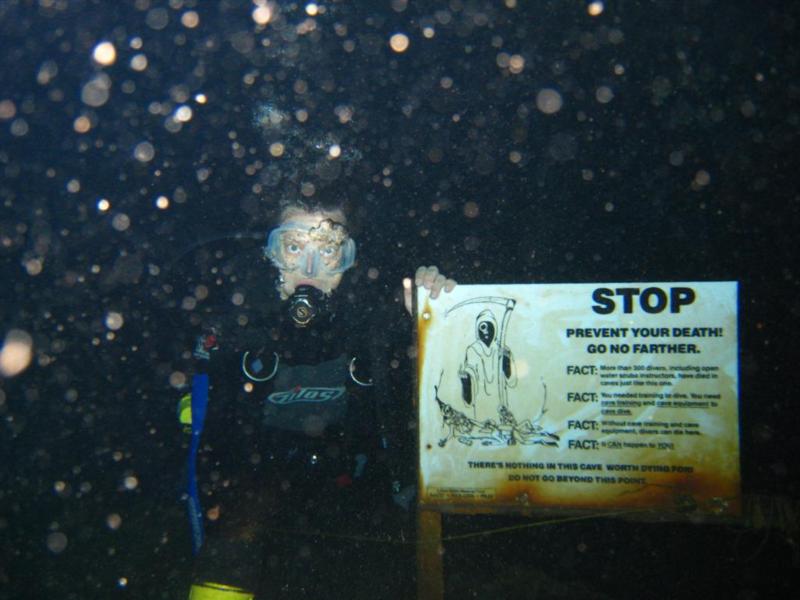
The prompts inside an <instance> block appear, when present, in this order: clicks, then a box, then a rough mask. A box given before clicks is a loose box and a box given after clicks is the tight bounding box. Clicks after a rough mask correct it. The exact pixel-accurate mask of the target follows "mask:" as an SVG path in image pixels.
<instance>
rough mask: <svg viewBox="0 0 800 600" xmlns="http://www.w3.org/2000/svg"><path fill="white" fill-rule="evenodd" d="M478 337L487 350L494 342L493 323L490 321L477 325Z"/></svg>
mask: <svg viewBox="0 0 800 600" xmlns="http://www.w3.org/2000/svg"><path fill="white" fill-rule="evenodd" d="M478 337H479V338H480V340H481V342H483V344H484V345H485V346H486V347H487V348H488V347H489V346H491V345H492V341H493V340H494V323H492V322H491V321H481V322H480V323H478Z"/></svg>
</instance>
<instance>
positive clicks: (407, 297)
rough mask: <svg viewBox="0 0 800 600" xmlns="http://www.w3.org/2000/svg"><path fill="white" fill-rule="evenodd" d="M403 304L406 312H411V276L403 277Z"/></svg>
mask: <svg viewBox="0 0 800 600" xmlns="http://www.w3.org/2000/svg"><path fill="white" fill-rule="evenodd" d="M403 304H405V307H406V310H407V311H408V314H412V312H411V278H410V277H404V278H403Z"/></svg>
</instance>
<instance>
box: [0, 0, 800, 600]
mask: <svg viewBox="0 0 800 600" xmlns="http://www.w3.org/2000/svg"><path fill="white" fill-rule="evenodd" d="M515 5H516V6H515ZM272 6H273V7H275V8H280V10H277V11H276V15H275V16H274V18H273V20H272V22H271V23H270V24H269V25H267V26H266V27H259V26H257V25H256V23H255V22H254V20H253V18H252V16H251V13H252V10H253V8H254V4H253V3H251V2H244V1H242V2H235V1H233V0H219V1H207V2H206V1H200V0H196V1H191V0H186V1H183V0H172V1H171V2H166V1H164V2H161V1H155V0H136V1H125V2H113V3H112V2H100V1H94V2H91V1H85V0H84V1H72V2H68V1H66V0H40V1H38V2H33V1H11V0H4V1H2V2H0V57H2V67H0V281H2V286H0V321H1V322H2V327H3V329H2V332H1V333H2V334H3V335H5V334H6V333H7V332H8V331H9V330H11V329H20V330H23V331H25V332H27V333H28V334H29V335H30V336H32V338H33V342H34V351H35V356H34V361H33V364H32V365H31V366H30V367H29V368H28V369H27V370H26V371H25V372H24V373H23V374H21V375H19V376H17V377H14V378H9V379H4V380H2V381H1V382H0V416H1V417H2V420H3V422H2V428H1V429H0V432H1V433H0V461H1V462H0V598H28V597H30V598H108V597H117V596H119V597H125V596H127V597H132V598H179V597H183V596H184V594H185V589H186V582H187V577H188V574H189V570H190V557H189V546H188V532H187V530H186V529H187V527H186V522H185V518H184V514H183V504H182V503H181V501H180V488H181V485H182V482H181V477H180V473H181V469H182V464H183V460H184V458H185V457H184V453H183V450H181V448H180V442H181V440H180V435H179V432H178V431H177V429H176V426H175V419H174V408H175V398H176V392H175V390H174V389H173V388H172V386H171V383H170V376H171V374H172V373H173V372H174V370H175V364H177V357H178V356H179V355H180V353H181V352H182V350H183V349H184V348H186V347H187V346H188V345H191V340H192V338H193V336H194V333H195V332H194V330H193V329H192V327H191V323H190V321H191V313H192V312H193V311H192V310H191V307H186V306H183V303H184V299H185V298H186V297H187V296H190V295H191V294H192V293H193V290H194V288H195V286H196V285H197V284H198V283H199V282H203V281H204V277H205V275H204V271H203V270H202V268H201V267H202V266H203V265H207V264H209V263H210V262H212V261H213V260H216V259H220V260H221V261H222V262H224V260H227V259H228V258H230V260H231V261H232V262H231V263H230V264H231V265H242V264H244V265H246V267H245V270H244V271H243V272H242V273H241V274H240V275H239V278H238V279H237V280H236V281H234V282H230V281H229V280H228V281H227V282H226V287H225V290H226V293H228V292H229V291H243V292H246V290H247V289H248V288H249V287H251V286H254V285H271V282H269V281H266V282H256V281H255V280H254V279H253V277H252V275H253V274H257V273H259V272H261V270H262V269H263V267H262V266H261V265H260V263H258V262H257V256H258V247H257V243H256V242H254V241H252V240H247V239H245V240H242V241H232V240H217V241H212V242H209V243H208V244H206V245H204V246H202V247H200V248H194V249H193V248H192V245H193V244H195V243H197V242H198V241H204V240H206V239H207V238H213V237H215V236H219V235H222V234H228V233H233V232H237V231H248V232H261V231H263V230H264V229H265V227H266V224H267V222H268V220H269V218H270V217H271V216H272V214H273V212H274V208H275V206H276V202H277V199H278V198H280V197H281V196H284V195H292V194H294V195H297V194H299V193H301V190H302V189H308V188H307V187H306V188H303V185H304V184H306V185H307V184H309V183H310V184H313V185H314V186H315V189H316V190H317V191H318V192H319V193H322V192H323V191H324V190H325V189H326V188H328V187H331V186H337V187H341V186H344V187H345V188H346V189H347V190H348V195H349V197H350V198H351V200H352V203H353V206H354V208H355V209H356V212H357V214H358V216H359V221H360V227H359V230H358V232H357V234H356V237H357V239H358V242H359V249H360V257H361V258H360V263H361V267H363V268H367V267H374V268H376V269H378V275H377V278H375V279H369V278H365V279H362V281H361V285H364V286H366V287H370V288H371V289H373V290H377V291H380V292H382V293H384V294H385V295H386V297H387V298H388V300H389V301H392V300H395V299H396V298H397V290H398V288H399V281H400V278H401V277H402V276H403V275H405V274H407V273H410V272H411V271H412V270H413V269H414V268H415V267H416V266H417V265H419V264H430V263H435V264H438V265H439V266H440V268H441V269H442V270H443V271H445V272H446V273H448V274H452V276H454V277H455V278H456V279H458V280H459V281H460V282H463V283H484V282H486V283H488V282H584V281H625V280H642V281H659V280H684V281H691V280H737V281H739V282H740V294H741V303H740V315H741V320H740V347H741V354H740V361H741V455H742V476H743V493H744V494H745V496H746V497H749V498H754V499H756V500H757V502H756V504H757V505H758V507H760V509H763V510H762V512H761V513H759V514H760V518H758V519H755V520H754V519H752V518H751V519H750V521H748V522H746V523H742V524H735V525H724V526H722V525H711V524H701V523H693V524H678V525H676V524H641V523H629V522H626V521H621V520H611V519H591V520H585V521H580V522H572V523H562V524H549V525H542V526H539V527H533V528H529V529H521V530H518V531H512V532H506V533H502V534H495V535H491V536H487V537H480V538H470V539H469V540H461V541H453V542H447V543H446V544H445V554H444V556H445V568H446V573H447V575H446V577H447V596H448V597H453V598H454V597H458V596H462V595H463V596H466V597H478V598H481V597H519V598H534V597H536V598H566V597H572V598H694V597H700V596H702V595H707V596H713V597H728V598H748V599H749V598H769V597H775V596H778V595H781V596H783V595H788V594H790V592H789V590H790V589H792V588H791V587H790V582H791V580H792V578H795V577H796V576H797V571H798V567H800V550H798V548H797V535H798V530H797V527H798V523H797V499H798V494H799V493H800V492H799V491H798V484H797V475H798V469H797V464H796V461H795V460H793V457H794V456H796V455H797V453H798V452H799V451H800V438H798V434H797V409H796V402H797V391H796V390H797V389H798V384H800V380H799V379H800V378H798V369H797V368H796V365H795V363H794V362H793V360H792V359H791V358H790V357H791V355H792V354H794V351H793V350H792V349H793V348H795V347H796V339H797V335H798V327H797V321H798V316H800V314H799V313H800V304H799V303H798V300H797V294H798V274H797V270H798V262H797V251H796V247H797V235H796V231H797V228H798V226H799V225H800V211H799V210H798V209H799V207H800V195H799V194H800V191H798V168H799V167H800V164H798V163H799V162H800V161H798V160H797V146H798V144H797V138H798V130H799V128H800V106H798V98H800V79H798V73H800V68H799V64H798V63H799V62H800V60H799V59H800V55H799V54H798V44H797V42H796V39H797V36H798V26H799V24H798V17H800V11H798V10H797V7H796V5H795V4H794V3H790V2H785V3H782V2H758V3H755V2H719V1H702V0H697V1H688V0H687V1H682V2H650V1H638V2H634V1H622V0H620V1H618V2H610V1H609V2H606V3H605V7H604V10H603V12H602V14H601V15H599V16H596V17H592V16H590V15H589V14H588V12H587V6H586V3H585V2H580V1H564V2H561V1H550V2H524V1H523V0H517V2H516V3H515V2H511V1H508V2H506V3H503V2H500V1H491V2H490V1H486V2H479V1H474V2H473V1H467V0H451V1H450V2H408V3H407V2H404V1H403V0H395V1H394V2H388V1H386V2H380V3H374V2H331V3H322V4H320V6H321V7H323V10H324V14H320V15H317V16H315V17H311V16H309V15H308V14H307V13H306V11H305V5H302V4H301V5H297V4H289V3H280V7H278V6H277V5H272ZM187 13H196V15H197V16H198V17H199V23H198V24H197V25H196V26H191V25H192V16H193V15H192V14H189V15H188V16H187ZM182 20H183V21H184V22H182ZM187 23H188V25H187ZM426 28H432V30H433V31H434V32H435V35H433V37H432V38H431V39H426V38H425V35H424V32H425V30H426ZM397 32H403V33H405V34H407V35H408V36H409V38H410V46H409V48H408V50H406V51H405V52H403V53H396V52H393V51H392V50H391V48H390V47H389V46H388V40H389V38H390V37H391V35H392V34H394V33H397ZM104 40H105V41H109V42H111V43H112V44H113V45H114V46H115V48H116V54H117V56H116V60H115V62H114V63H113V64H112V65H109V66H101V65H98V64H97V63H95V62H93V60H92V52H93V50H94V48H95V47H96V46H97V45H98V44H99V43H100V42H101V41H104ZM137 40H138V41H137ZM139 45H140V46H141V47H140V48H139V47H136V46H139ZM503 53H505V55H506V58H507V57H509V56H512V55H519V56H520V57H522V59H524V68H523V69H522V70H521V72H519V73H512V72H510V70H509V69H508V68H507V67H504V66H503V65H504V64H506V63H505V59H504V56H502V55H503ZM138 54H143V55H145V56H146V58H147V64H146V67H145V68H143V69H141V70H136V69H134V68H132V66H131V61H132V60H141V59H134V57H135V56H136V55H138ZM606 88H607V89H606ZM543 89H550V90H555V91H556V92H557V94H558V96H559V97H560V99H561V102H562V106H561V108H560V110H558V111H557V112H555V113H553V114H547V113H545V112H543V111H542V110H540V109H539V107H537V94H538V93H539V92H540V91H541V90H543ZM598 90H599V91H598ZM609 92H610V94H609ZM197 94H204V95H205V96H206V98H207V101H206V102H205V103H203V104H201V103H198V102H197V100H196V95H197ZM106 95H107V98H104V97H105V96H106ZM609 96H613V97H610V99H609ZM182 106H187V107H190V108H191V111H192V114H191V118H190V119H189V120H187V121H185V122H180V123H178V122H177V121H176V119H175V115H176V114H178V113H177V112H176V111H177V110H178V109H179V108H180V107H182ZM270 110H271V111H273V112H272V114H277V113H275V112H274V111H276V110H277V111H285V112H287V113H288V114H290V115H292V119H291V120H290V121H289V122H286V123H284V124H283V125H281V126H280V127H278V128H275V127H265V126H263V123H262V124H259V122H258V115H262V116H263V115H264V114H265V111H270ZM297 110H306V111H307V113H308V115H309V117H308V121H307V122H306V123H301V122H298V120H297V119H296V118H295V117H294V115H295V114H296V113H295V111H297ZM349 113H352V117H351V118H349V119H347V118H345V119H342V118H340V116H339V115H347V114H349ZM81 117H84V118H85V119H88V121H83V120H79V119H80V118H81ZM84 122H88V123H90V125H91V126H90V128H89V129H88V131H86V132H83V133H80V132H79V130H80V129H81V124H82V123H84ZM276 141H281V142H283V143H284V144H285V152H284V155H283V156H282V157H280V158H273V157H271V156H270V152H269V146H270V144H272V143H274V142H276ZM143 142H147V143H148V144H150V146H149V147H143V146H141V145H140V144H142V143H143ZM333 142H336V143H339V144H340V145H341V147H342V149H343V155H342V157H340V159H339V160H338V161H329V160H326V158H325V155H324V152H325V149H326V148H327V147H329V146H330V144H331V143H333ZM137 148H138V152H137V150H136V149H137ZM148 148H152V157H150V156H149V153H148V152H147V150H148ZM514 153H516V154H514ZM331 163H335V164H334V165H333V166H331ZM160 196H164V197H165V198H167V199H168V200H169V207H168V208H167V209H165V210H161V209H158V208H157V207H156V204H155V202H156V199H157V198H159V197H160ZM101 198H105V199H108V201H109V202H110V205H111V208H110V209H109V210H108V211H106V212H102V211H99V210H98V201H99V200H100V199H101ZM470 202H471V203H474V205H473V204H469V205H468V204H467V203H470ZM476 208H477V211H476V210H475V209H476ZM476 213H477V214H476ZM187 250H188V252H187ZM215 252H217V253H219V254H217V255H216V256H214V254H213V253H215ZM251 257H252V259H251ZM362 271H363V269H362ZM200 304H202V302H201V303H200ZM182 306H183V307H182ZM231 309H233V308H231ZM110 311H113V312H117V313H119V314H120V315H122V317H123V319H124V325H123V326H122V328H121V329H118V330H115V331H111V330H110V329H109V328H108V326H107V323H106V316H107V314H108V313H109V312H110ZM398 344H400V345H399V346H398V347H397V349H396V350H397V354H398V355H399V356H401V357H405V347H404V345H402V344H404V342H402V343H401V342H398ZM410 366H411V364H410V361H408V360H405V359H404V360H402V361H401V364H400V366H399V368H400V369H406V370H408V369H410ZM399 393H401V391H400V390H398V394H399ZM126 477H135V478H136V485H135V486H133V489H127V488H126V486H125V478H126ZM129 481H130V480H129ZM130 486H131V484H129V487H130ZM380 493H383V491H381V490H376V494H380ZM109 515H118V516H119V518H121V525H120V526H119V527H118V528H116V529H114V528H112V527H109V526H108V524H107V519H108V516H109ZM791 517H793V518H794V520H792V518H791ZM400 519H401V520H402V517H400ZM444 521H445V523H444V525H445V535H448V534H452V535H456V534H459V533H464V532H469V531H479V530H485V529H492V528H495V527H504V526H508V525H513V524H522V523H527V522H529V521H524V520H522V519H519V518H516V517H491V518H490V517H480V518H479V517H445V520H444ZM409 522H410V521H409ZM754 525H759V526H758V527H756V526H754ZM56 532H59V533H61V534H63V535H64V536H66V537H61V536H56V537H53V535H52V534H53V533H56ZM411 537H412V538H413V534H412V535H411ZM64 541H66V547H64V548H61V547H60V545H63V542H64ZM54 550H55V551H54ZM398 564H400V565H404V566H403V567H402V568H404V569H406V571H407V580H408V581H411V579H412V578H413V576H414V572H413V569H412V568H411V566H413V564H412V563H409V562H407V561H406V562H402V561H401V562H399V563H398ZM381 568H385V565H384V566H381V565H379V564H377V565H366V564H355V565H354V568H353V577H367V576H369V577H380V576H381ZM123 578H125V581H124V582H123ZM410 589H413V585H411V586H410Z"/></svg>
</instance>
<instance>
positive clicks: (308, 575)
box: [178, 199, 456, 600]
mask: <svg viewBox="0 0 800 600" xmlns="http://www.w3.org/2000/svg"><path fill="white" fill-rule="evenodd" d="M280 209H281V210H280V214H279V219H278V222H277V224H276V226H275V227H274V228H273V229H272V230H271V231H270V232H269V234H268V236H267V240H266V244H265V246H264V248H263V254H264V257H265V258H266V259H267V260H268V261H269V262H270V263H271V264H272V265H273V266H274V267H275V268H276V269H277V279H276V289H273V290H272V291H271V292H270V294H269V295H268V296H267V297H265V298H263V299H262V300H261V301H259V302H254V303H251V305H252V306H253V308H254V310H252V311H251V313H252V314H251V315H250V316H249V318H248V319H247V320H246V322H243V321H242V320H241V319H239V320H235V321H234V323H225V322H220V321H216V322H213V323H210V324H206V325H207V326H206V327H205V331H203V333H202V335H200V336H199V337H198V338H197V341H196V344H195V346H194V348H193V351H192V352H191V354H192V356H193V359H192V364H191V365H190V366H188V369H189V370H190V371H191V373H192V379H191V392H190V393H187V394H185V395H184V396H183V397H182V398H181V399H180V402H179V407H178V413H179V419H180V421H181V422H182V423H183V425H184V431H186V432H187V433H190V434H191V438H190V439H191V441H190V442H189V444H188V445H189V458H188V464H187V471H188V475H189V477H188V479H189V482H188V491H187V504H188V513H189V517H190V522H191V527H192V545H193V549H194V552H195V555H196V560H195V567H194V574H193V583H192V585H191V589H190V593H189V598H190V600H218V599H219V600H246V599H251V598H255V597H256V594H261V596H260V597H264V598H273V597H291V598H301V597H314V598H319V597H323V596H324V597H337V595H338V594H340V595H341V596H342V597H345V596H346V597H348V598H352V597H357V588H358V586H357V585H355V584H356V582H354V581H353V580H354V579H356V578H358V577H360V578H361V579H362V580H367V579H370V581H369V582H366V584H367V585H373V586H374V585H383V586H385V587H384V588H383V589H382V590H374V589H373V590H372V591H370V592H369V594H370V595H371V596H372V597H374V596H375V595H376V594H377V595H383V596H386V595H391V594H392V592H391V590H392V589H396V586H397V585H398V582H396V581H392V577H397V576H398V571H399V569H397V568H394V569H387V570H386V571H387V572H386V573H381V574H375V573H369V575H368V576H367V577H365V576H364V573H363V572H362V571H363V570H364V569H363V566H364V565H365V564H366V562H364V561H365V560H367V561H368V560H372V559H374V556H375V555H376V552H377V551H376V552H373V549H374V548H375V546H374V545H371V546H367V547H368V548H369V549H370V556H369V557H363V556H360V555H361V554H364V547H363V546H361V551H360V552H357V553H356V554H355V558H354V557H353V555H351V553H350V552H351V551H352V550H353V546H354V542H353V541H351V540H346V541H345V542H342V541H341V539H340V537H346V536H347V535H352V532H354V531H359V532H361V531H372V530H374V529H375V527H377V526H379V525H380V523H381V519H382V518H383V517H382V513H381V509H380V503H379V502H376V500H375V497H374V496H375V493H374V490H375V489H376V488H377V489H381V488H380V487H378V486H384V482H385V489H386V496H390V490H391V489H392V486H391V485H390V482H391V479H392V477H391V475H390V474H389V470H390V469H388V467H387V466H386V462H387V461H386V460H383V461H382V460H381V456H384V457H385V456H386V454H387V453H386V451H385V449H386V448H387V446H388V443H387V441H386V438H387V437H389V429H390V427H389V426H387V423H386V421H387V420H388V419H387V418H386V414H387V413H388V412H392V411H397V410H398V407H397V406H396V405H397V402H398V401H397V400H392V397H391V396H392V390H391V386H390V385H389V383H388V379H389V377H388V373H387V372H388V358H387V354H388V352H387V348H386V345H387V342H386V341H385V337H386V336H385V335H384V333H385V330H386V326H385V322H386V321H381V324H379V325H373V323H376V322H377V318H378V317H380V316H381V314H380V312H379V311H380V309H382V308H383V307H384V303H382V302H380V301H373V302H363V301H364V299H365V298H364V295H365V294H366V289H365V288H363V287H362V288H361V289H354V288H355V285H357V284H358V280H357V279H356V278H353V279H354V280H351V278H345V277H344V274H345V273H346V272H347V271H348V270H349V269H351V268H352V267H353V266H354V264H355V259H356V242H355V241H354V240H353V239H352V238H351V237H350V232H349V230H348V221H347V216H346V214H345V209H344V203H343V202H341V201H339V200H336V199H331V200H326V199H314V200H307V199H303V200H291V201H286V202H284V203H282V205H281V206H280ZM411 283H412V282H411V280H410V279H409V278H406V279H404V280H403V288H404V296H403V298H404V304H405V308H406V310H407V311H408V313H409V314H410V313H411V293H412V285H411ZM415 284H416V285H417V286H421V287H424V288H425V289H426V290H429V292H430V296H431V298H436V297H438V295H439V294H440V293H441V292H442V291H443V290H444V291H446V292H449V291H451V290H452V289H453V288H454V287H455V285H456V284H455V282H454V281H453V280H451V279H447V278H446V277H445V276H444V275H442V274H441V273H439V271H438V269H437V268H436V267H420V268H419V269H417V271H416V273H415ZM348 288H349V289H348ZM248 298H249V296H248ZM389 304H392V303H389ZM390 308H391V307H390ZM378 327H381V329H378ZM185 354H186V355H188V352H187V353H185ZM393 404H394V405H395V406H393ZM402 420H403V421H405V419H402ZM402 425H403V428H404V429H405V428H406V426H405V422H403V424H402ZM390 450H391V449H390ZM394 491H395V492H397V491H398V488H397V487H395V489H394ZM389 506H390V507H391V503H389ZM316 533H319V535H314V534H316ZM328 534H330V535H328ZM337 534H338V535H337ZM342 534H344V535H342ZM392 549H393V551H396V547H392ZM389 560H392V558H391V557H390V558H389ZM390 571H391V572H390ZM362 583H365V582H362Z"/></svg>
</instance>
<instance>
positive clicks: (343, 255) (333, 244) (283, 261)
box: [264, 200, 355, 300]
mask: <svg viewBox="0 0 800 600" xmlns="http://www.w3.org/2000/svg"><path fill="white" fill-rule="evenodd" d="M264 255H265V256H266V257H267V258H268V259H269V260H270V261H271V262H272V264H273V265H275V267H276V268H277V269H278V272H279V278H278V292H279V293H280V295H281V298H282V299H283V300H287V299H289V298H290V297H292V296H293V295H294V294H295V292H296V291H297V289H298V288H300V287H301V286H309V287H312V288H315V289H317V290H319V291H320V292H322V293H323V294H325V295H330V294H331V293H332V292H333V291H334V290H335V289H336V288H337V287H338V286H339V284H340V283H341V281H342V274H343V273H344V272H345V271H346V270H347V269H349V268H350V267H352V266H353V262H354V261H355V242H354V241H353V240H352V238H351V237H350V235H349V232H348V230H347V217H346V215H345V207H344V203H343V202H330V203H323V202H320V201H316V202H308V201H302V200H294V201H290V202H286V203H284V204H283V206H282V207H281V211H280V216H279V219H278V222H277V226H276V227H275V228H274V229H272V230H271V231H270V232H269V235H268V237H267V244H266V246H265V247H264Z"/></svg>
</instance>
